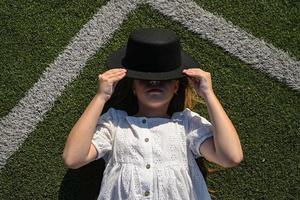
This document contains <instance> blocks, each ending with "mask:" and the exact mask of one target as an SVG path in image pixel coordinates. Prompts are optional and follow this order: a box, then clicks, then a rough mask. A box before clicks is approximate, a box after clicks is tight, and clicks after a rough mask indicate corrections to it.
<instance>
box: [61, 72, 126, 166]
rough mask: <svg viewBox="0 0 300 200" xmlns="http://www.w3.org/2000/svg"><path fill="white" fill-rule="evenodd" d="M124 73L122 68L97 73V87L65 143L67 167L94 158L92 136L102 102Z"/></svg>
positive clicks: (64, 156) (95, 151) (64, 155)
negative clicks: (100, 73)
mask: <svg viewBox="0 0 300 200" xmlns="http://www.w3.org/2000/svg"><path fill="white" fill-rule="evenodd" d="M125 74H126V70H124V69H111V70H108V71H106V72H105V73H103V74H102V75H99V88H98V91H97V94H96V95H95V96H94V98H93V99H92V101H91V102H90V104H89V105H88V107H87V108H86V109H85V111H84V113H83V114H82V116H81V117H80V118H79V120H78V121H77V122H76V124H75V125H74V127H73V128H72V130H71V132H70V134H69V136H68V138H67V142H66V144H65V148H64V152H63V155H62V158H63V160H64V164H65V166H66V167H68V168H73V169H76V168H79V167H81V166H83V165H86V164H87V163H89V162H91V161H93V160H95V158H96V156H97V150H96V148H95V147H94V145H93V144H92V138H93V135H94V131H95V129H96V126H97V121H98V118H99V116H100V114H101V112H102V110H103V107H104V104H105V103H106V101H107V100H108V99H109V98H110V97H111V95H112V93H113V91H114V88H115V86H116V84H117V82H118V81H119V80H121V79H122V78H123V77H124V76H125Z"/></svg>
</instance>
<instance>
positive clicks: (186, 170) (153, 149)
mask: <svg viewBox="0 0 300 200" xmlns="http://www.w3.org/2000/svg"><path fill="white" fill-rule="evenodd" d="M212 136H213V134H212V125H211V123H210V122H209V121H208V120H206V119H205V118H203V117H201V116H200V115H199V114H197V113H195V112H193V111H191V110H189V109H188V108H186V109H185V110H184V111H182V112H176V113H174V114H173V115H172V117H171V118H159V117H153V118H147V117H134V116H128V115H127V113H126V112H125V111H122V110H117V109H114V108H110V109H109V110H108V111H107V112H106V113H104V114H103V115H102V116H101V117H99V120H98V122H97V126H96V130H95V133H94V136H93V139H92V144H93V145H94V146H95V148H96V149H97V152H98V155H97V158H96V159H99V158H103V159H104V160H105V163H106V168H105V170H104V172H103V179H102V183H101V190H100V194H99V196H98V200H119V199H122V200H125V199H130V200H140V199H151V200H177V199H178V200H198V199H199V200H200V199H201V200H207V199H211V198H210V195H209V193H208V190H207V186H206V183H205V180H204V178H203V176H202V173H201V171H200V170H199V167H198V166H197V163H196V161H195V158H197V157H199V156H202V155H201V153H200V152H199V146H200V144H201V143H202V142H203V141H204V140H205V139H207V138H209V137H212Z"/></svg>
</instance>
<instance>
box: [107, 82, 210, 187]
mask: <svg viewBox="0 0 300 200" xmlns="http://www.w3.org/2000/svg"><path fill="white" fill-rule="evenodd" d="M178 80H179V88H178V91H177V94H175V95H174V96H173V98H172V99H171V102H170V104H169V108H168V111H167V112H168V113H167V114H168V115H169V116H172V114H173V113H174V112H180V111H183V110H184V109H185V108H189V109H193V107H194V106H195V105H196V104H197V103H199V102H202V103H204V102H203V101H199V99H198V98H197V95H196V93H195V92H194V90H193V89H192V88H191V86H190V85H189V83H188V79H187V78H186V77H183V78H180V79H178ZM132 85H133V79H131V78H127V77H125V78H123V79H122V80H120V81H119V82H118V84H117V85H116V88H115V90H114V93H113V94H112V96H111V98H110V99H109V100H108V101H107V102H106V104H105V106H104V108H103V111H102V113H105V112H107V110H108V109H109V108H111V107H113V108H115V109H120V110H124V111H126V112H127V114H128V115H134V114H136V113H137V112H138V101H137V97H136V96H135V95H134V94H133V91H132ZM195 160H196V163H197V165H198V167H199V169H200V171H201V172H202V175H203V177H204V179H205V181H206V180H207V175H208V173H210V171H214V170H215V169H209V168H208V167H207V166H206V164H205V159H204V158H203V157H199V158H196V159H195ZM209 191H211V192H213V190H210V189H209Z"/></svg>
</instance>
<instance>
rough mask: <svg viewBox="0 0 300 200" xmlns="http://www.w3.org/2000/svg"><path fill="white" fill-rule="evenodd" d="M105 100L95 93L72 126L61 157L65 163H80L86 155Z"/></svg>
mask: <svg viewBox="0 0 300 200" xmlns="http://www.w3.org/2000/svg"><path fill="white" fill-rule="evenodd" d="M105 102H106V101H105V100H104V98H103V97H101V96H100V95H98V94H96V95H95V96H94V98H93V99H92V101H91V102H90V104H89V105H88V106H87V108H86V109H85V111H84V112H83V114H82V115H81V117H80V118H79V120H78V121H77V122H76V124H75V125H74V127H73V128H72V130H71V132H70V134H69V136H68V138H67V142H66V144H65V148H64V152H63V159H64V161H65V162H66V163H80V162H81V161H83V160H84V159H85V158H86V156H87V155H88V153H89V149H90V146H91V141H92V138H93V134H94V131H95V128H96V125H97V121H98V118H99V116H100V114H101V112H102V110H103V107H104V104H105Z"/></svg>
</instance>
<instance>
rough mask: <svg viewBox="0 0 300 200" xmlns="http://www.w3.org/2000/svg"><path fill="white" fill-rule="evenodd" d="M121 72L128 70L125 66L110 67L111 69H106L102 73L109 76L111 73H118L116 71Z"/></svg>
mask: <svg viewBox="0 0 300 200" xmlns="http://www.w3.org/2000/svg"><path fill="white" fill-rule="evenodd" d="M119 72H126V69H124V68H116V69H110V70H108V71H105V72H104V73H102V75H104V76H109V75H112V74H116V73H119Z"/></svg>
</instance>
